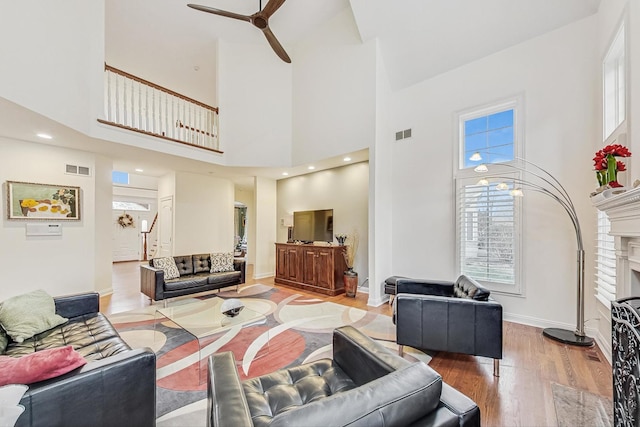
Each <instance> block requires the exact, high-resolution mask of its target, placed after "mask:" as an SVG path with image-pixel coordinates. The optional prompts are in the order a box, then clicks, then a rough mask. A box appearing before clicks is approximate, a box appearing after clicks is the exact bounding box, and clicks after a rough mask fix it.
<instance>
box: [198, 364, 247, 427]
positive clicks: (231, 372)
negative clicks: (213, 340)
mask: <svg viewBox="0 0 640 427" xmlns="http://www.w3.org/2000/svg"><path fill="white" fill-rule="evenodd" d="M208 374H209V375H208V378H207V415H208V416H207V426H209V427H219V426H220V427H224V426H231V425H232V426H234V427H252V426H253V421H252V420H251V413H250V412H249V404H248V403H247V399H246V398H245V395H244V389H243V388H242V382H241V381H240V376H239V375H238V368H237V367H236V360H235V357H234V356H233V353H232V352H230V351H225V352H222V353H216V354H213V355H212V356H210V357H209V365H208Z"/></svg>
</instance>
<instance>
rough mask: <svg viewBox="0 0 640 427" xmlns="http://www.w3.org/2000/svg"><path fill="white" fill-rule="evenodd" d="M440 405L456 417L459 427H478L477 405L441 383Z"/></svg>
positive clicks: (478, 410) (478, 409) (478, 413)
mask: <svg viewBox="0 0 640 427" xmlns="http://www.w3.org/2000/svg"><path fill="white" fill-rule="evenodd" d="M440 404H441V406H443V407H445V408H447V410H449V411H450V412H452V413H453V414H454V415H456V416H457V417H458V421H459V424H458V425H459V426H460V427H472V426H474V427H475V426H478V427H480V408H478V405H476V403H475V402H474V401H473V400H471V399H469V398H468V397H467V396H465V395H464V394H462V393H461V392H459V391H458V390H456V389H455V388H453V387H451V386H450V385H449V384H446V383H442V394H441V395H440Z"/></svg>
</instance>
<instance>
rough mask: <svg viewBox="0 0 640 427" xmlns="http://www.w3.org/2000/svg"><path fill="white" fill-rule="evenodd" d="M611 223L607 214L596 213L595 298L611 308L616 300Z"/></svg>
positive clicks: (614, 257)
mask: <svg viewBox="0 0 640 427" xmlns="http://www.w3.org/2000/svg"><path fill="white" fill-rule="evenodd" d="M610 229H611V223H610V222H609V218H608V217H607V214H606V213H604V212H601V211H598V234H597V239H596V298H597V299H598V301H600V302H601V303H602V304H604V305H605V306H606V307H608V308H611V301H613V300H615V299H616V251H615V247H614V237H613V236H610V235H609V230H610Z"/></svg>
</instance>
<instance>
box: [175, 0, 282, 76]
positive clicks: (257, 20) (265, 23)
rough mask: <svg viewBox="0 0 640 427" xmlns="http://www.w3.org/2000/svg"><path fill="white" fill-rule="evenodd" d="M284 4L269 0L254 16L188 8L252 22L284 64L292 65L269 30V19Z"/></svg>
mask: <svg viewBox="0 0 640 427" xmlns="http://www.w3.org/2000/svg"><path fill="white" fill-rule="evenodd" d="M284 2H285V0H269V2H268V3H267V4H266V6H265V7H264V9H262V10H259V11H257V12H256V13H254V14H253V15H241V14H239V13H234V12H229V11H226V10H220V9H214V8H213V7H209V6H202V5H199V4H191V3H190V4H187V6H189V7H190V8H192V9H196V10H199V11H201V12H207V13H212V14H214V15H219V16H224V17H227V18H233V19H238V20H240V21H247V22H250V23H251V24H252V25H253V26H254V27H256V28H258V29H259V30H261V31H262V33H263V34H264V36H265V37H266V38H267V41H268V42H269V44H270V45H271V48H272V49H273V51H274V52H275V53H276V55H278V56H279V57H280V59H282V60H283V61H284V62H286V63H289V64H290V63H291V58H289V55H287V52H286V51H285V50H284V48H283V47H282V45H281V44H280V42H279V41H278V39H277V38H276V36H275V35H273V33H272V32H271V29H270V28H269V18H270V17H271V16H272V15H273V14H274V13H275V12H276V11H277V10H278V9H279V8H280V6H282V4H283V3H284Z"/></svg>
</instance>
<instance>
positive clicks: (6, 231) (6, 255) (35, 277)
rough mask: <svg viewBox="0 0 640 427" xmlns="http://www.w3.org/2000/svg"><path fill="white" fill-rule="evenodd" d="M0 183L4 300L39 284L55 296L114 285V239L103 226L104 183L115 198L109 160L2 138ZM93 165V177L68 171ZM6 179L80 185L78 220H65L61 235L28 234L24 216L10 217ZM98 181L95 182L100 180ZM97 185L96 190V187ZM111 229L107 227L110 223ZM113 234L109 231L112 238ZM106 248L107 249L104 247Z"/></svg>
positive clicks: (0, 289)
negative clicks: (108, 172) (74, 166)
mask: <svg viewBox="0 0 640 427" xmlns="http://www.w3.org/2000/svg"><path fill="white" fill-rule="evenodd" d="M0 152H2V157H0V182H2V200H4V201H5V202H3V204H2V205H3V212H2V227H1V228H0V241H1V242H2V243H3V244H2V245H0V259H1V260H2V271H3V275H2V286H0V300H2V299H5V298H7V297H10V296H13V295H17V294H21V293H24V292H28V291H31V290H36V289H44V290H45V291H47V292H48V293H49V294H51V295H65V294H72V293H78V292H86V291H108V290H109V289H110V288H111V273H110V269H109V272H108V274H107V271H106V270H107V267H106V266H107V264H108V265H109V266H110V263H111V254H110V252H109V251H110V248H111V244H110V240H107V236H106V235H105V234H104V233H103V231H102V230H101V229H100V228H101V227H102V226H101V224H103V222H104V221H106V220H107V219H106V218H109V219H108V221H110V213H111V206H110V205H109V206H108V208H106V210H105V203H104V201H103V200H102V199H103V197H104V193H105V191H106V188H107V187H108V188H109V190H108V191H107V193H108V194H109V196H108V198H107V200H109V201H110V200H111V195H110V178H109V181H107V182H108V184H107V182H104V181H105V179H106V178H105V175H106V174H105V170H107V169H108V168H109V165H108V164H109V162H108V161H106V160H105V159H99V160H98V161H96V158H95V156H94V155H93V154H90V153H86V152H82V151H75V150H67V149H61V148H56V147H51V146H48V145H41V144H34V143H29V142H25V141H16V140H11V139H6V138H0ZM67 163H71V164H80V165H85V166H89V167H90V168H91V170H92V171H93V174H92V176H90V177H84V176H77V175H67V174H66V173H65V164H67ZM6 181H24V182H35V183H43V184H54V185H69V186H78V187H80V189H81V190H80V196H81V202H80V203H81V204H80V209H81V210H80V215H81V219H80V221H62V228H63V230H62V236H38V237H36V236H29V237H27V236H26V235H25V227H26V226H25V222H26V221H24V220H8V219H7V212H6V209H7V206H6V200H7V186H6ZM96 182H97V183H96ZM96 188H98V190H96ZM106 228H107V229H108V230H110V228H109V227H106ZM108 239H110V236H109V237H108ZM101 247H103V248H104V249H100V248H101Z"/></svg>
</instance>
